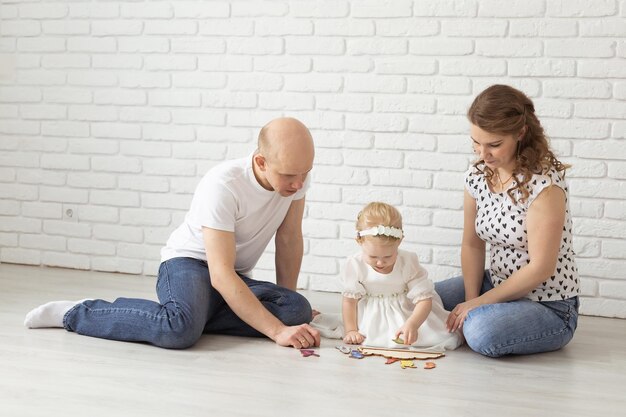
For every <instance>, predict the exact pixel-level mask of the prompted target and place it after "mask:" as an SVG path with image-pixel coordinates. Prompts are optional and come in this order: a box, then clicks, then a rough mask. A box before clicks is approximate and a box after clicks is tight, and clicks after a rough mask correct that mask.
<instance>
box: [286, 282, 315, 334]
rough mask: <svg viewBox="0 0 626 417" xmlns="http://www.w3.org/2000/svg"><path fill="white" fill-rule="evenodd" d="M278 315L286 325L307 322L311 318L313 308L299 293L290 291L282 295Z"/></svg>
mask: <svg viewBox="0 0 626 417" xmlns="http://www.w3.org/2000/svg"><path fill="white" fill-rule="evenodd" d="M279 314H280V316H279V317H278V318H279V319H280V321H281V322H283V324H285V325H287V326H297V325H299V324H303V323H309V322H310V321H311V320H312V319H313V310H312V308H311V304H310V303H309V301H308V300H307V299H306V298H305V297H304V296H303V295H301V294H298V293H297V292H295V291H290V292H288V293H286V294H285V295H284V298H283V302H282V303H281V308H280V313H279Z"/></svg>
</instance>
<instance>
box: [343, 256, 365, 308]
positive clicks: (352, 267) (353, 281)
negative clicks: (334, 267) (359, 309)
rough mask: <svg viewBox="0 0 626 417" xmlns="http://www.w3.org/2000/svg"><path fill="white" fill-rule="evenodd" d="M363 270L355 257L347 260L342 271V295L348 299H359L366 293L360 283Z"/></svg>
mask: <svg viewBox="0 0 626 417" xmlns="http://www.w3.org/2000/svg"><path fill="white" fill-rule="evenodd" d="M363 273H364V272H363V268H362V264H361V261H360V260H358V259H356V256H352V257H350V258H348V261H347V262H346V267H345V268H344V271H343V292H342V295H343V296H344V297H348V298H354V299H357V300H358V299H360V298H362V297H363V296H364V295H365V294H366V293H367V291H366V290H365V287H364V286H363V284H362V283H361V279H362V278H363V276H364V275H363Z"/></svg>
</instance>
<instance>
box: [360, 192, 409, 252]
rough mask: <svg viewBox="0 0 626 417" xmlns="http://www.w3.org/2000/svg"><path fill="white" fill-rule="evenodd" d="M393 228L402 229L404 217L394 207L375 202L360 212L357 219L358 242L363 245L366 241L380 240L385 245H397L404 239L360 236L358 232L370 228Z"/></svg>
mask: <svg viewBox="0 0 626 417" xmlns="http://www.w3.org/2000/svg"><path fill="white" fill-rule="evenodd" d="M376 226H392V227H396V228H398V229H402V215H401V214H400V212H399V211H398V209H396V208H395V207H394V206H392V205H389V204H387V203H381V202H378V201H374V202H372V203H369V204H368V205H366V206H365V207H363V209H362V210H361V211H360V212H359V214H358V215H357V217H356V230H357V237H356V240H357V242H359V243H361V242H363V241H364V240H365V239H378V240H379V241H381V242H383V243H397V242H398V241H399V240H401V239H402V238H397V237H393V236H384V235H378V236H359V235H358V232H360V231H363V230H365V229H369V228H370V227H376Z"/></svg>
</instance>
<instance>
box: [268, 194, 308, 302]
mask: <svg viewBox="0 0 626 417" xmlns="http://www.w3.org/2000/svg"><path fill="white" fill-rule="evenodd" d="M303 215H304V198H302V199H301V200H294V201H292V203H291V206H290V207H289V211H288V212H287V215H286V216H285V219H284V220H283V222H282V224H281V225H280V227H279V228H278V230H277V231H276V238H275V239H274V241H275V244H276V259H275V263H276V284H278V285H280V286H281V287H285V288H288V289H290V290H293V291H295V290H296V286H297V284H298V275H299V274H300V266H301V265H302V255H303V253H304V243H303V241H302V216H303Z"/></svg>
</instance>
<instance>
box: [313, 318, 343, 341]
mask: <svg viewBox="0 0 626 417" xmlns="http://www.w3.org/2000/svg"><path fill="white" fill-rule="evenodd" d="M309 324H310V325H311V326H312V327H314V328H316V329H317V330H319V331H320V334H321V335H322V337H326V338H328V339H341V338H343V323H342V322H341V317H340V316H339V314H323V313H320V314H318V315H317V316H315V317H313V320H311V323H309Z"/></svg>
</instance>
